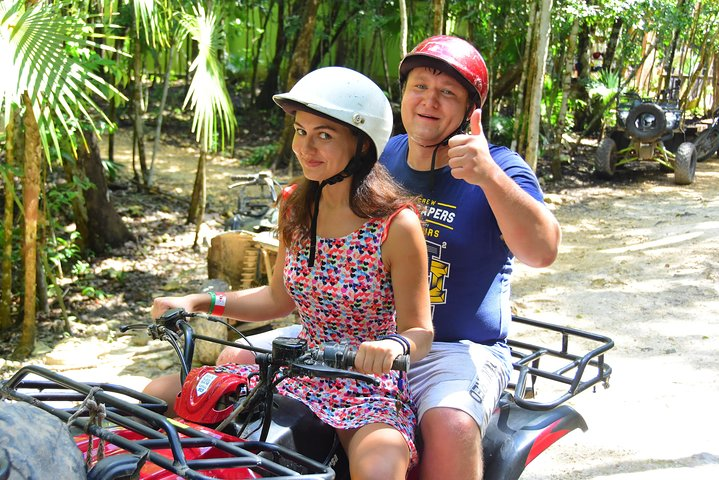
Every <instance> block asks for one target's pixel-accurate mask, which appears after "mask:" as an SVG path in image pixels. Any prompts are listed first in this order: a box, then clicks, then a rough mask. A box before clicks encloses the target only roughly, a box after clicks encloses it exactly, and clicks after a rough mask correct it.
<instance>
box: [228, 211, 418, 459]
mask: <svg viewBox="0 0 719 480" xmlns="http://www.w3.org/2000/svg"><path fill="white" fill-rule="evenodd" d="M391 218H392V217H390V218H389V219H387V218H381V219H371V220H368V221H367V222H366V223H365V224H364V225H363V226H362V227H360V228H359V229H358V230H356V231H354V232H352V233H351V234H349V235H347V236H346V237H342V238H322V237H317V246H316V247H317V250H316V253H315V265H314V267H313V268H311V269H310V268H309V262H308V260H309V242H305V243H304V244H303V245H301V247H300V248H299V249H288V251H287V255H286V260H285V266H284V281H285V287H286V288H287V291H288V292H289V293H290V295H291V296H292V298H293V299H294V301H295V304H296V305H297V311H298V313H299V316H300V319H301V322H302V330H301V332H300V334H299V336H300V337H301V338H304V339H306V340H307V343H308V344H309V346H310V347H314V346H317V345H319V344H321V343H324V342H330V341H334V342H340V341H343V340H345V341H347V340H349V342H350V344H352V345H354V346H359V344H360V343H362V342H364V341H367V340H375V339H377V337H379V336H380V335H386V334H389V333H395V331H396V324H395V308H394V293H393V290H392V283H391V278H390V275H389V272H388V271H387V270H386V268H385V265H384V263H383V262H382V252H381V246H382V242H383V240H384V238H385V235H386V230H387V228H388V226H389V223H390V222H391ZM226 367H227V368H228V370H231V371H234V372H236V373H238V374H241V375H248V374H249V373H252V372H253V371H257V365H234V364H232V365H227V366H226ZM376 378H377V379H378V380H379V382H380V384H379V385H372V384H370V383H367V382H363V381H359V380H353V379H346V378H338V379H325V378H307V377H296V378H287V379H285V380H284V381H283V382H282V383H280V384H279V385H278V386H277V391H278V392H279V393H280V394H282V395H285V396H288V397H292V398H295V399H297V400H299V401H301V402H302V403H304V404H305V405H307V406H308V407H309V408H310V409H311V410H312V412H313V413H314V414H315V415H317V417H318V418H319V419H320V420H322V421H323V422H324V423H327V424H328V425H331V426H332V427H334V428H338V429H353V428H359V427H362V426H364V425H368V424H372V423H386V424H388V425H391V426H392V427H394V428H395V429H397V430H398V431H399V432H400V433H401V434H402V435H403V436H404V438H405V440H406V441H407V445H408V447H409V450H410V466H413V465H415V464H416V463H417V460H418V455H417V448H416V446H415V443H414V429H415V425H416V417H415V414H414V411H413V409H412V407H411V404H410V399H409V391H408V388H407V379H406V374H405V373H400V372H395V371H392V372H391V373H389V374H385V375H382V376H377V377H376Z"/></svg>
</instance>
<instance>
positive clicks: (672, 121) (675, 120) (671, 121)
mask: <svg viewBox="0 0 719 480" xmlns="http://www.w3.org/2000/svg"><path fill="white" fill-rule="evenodd" d="M664 118H666V120H667V129H669V130H674V129H675V128H677V126H678V125H679V114H677V112H672V111H671V110H670V111H667V112H664Z"/></svg>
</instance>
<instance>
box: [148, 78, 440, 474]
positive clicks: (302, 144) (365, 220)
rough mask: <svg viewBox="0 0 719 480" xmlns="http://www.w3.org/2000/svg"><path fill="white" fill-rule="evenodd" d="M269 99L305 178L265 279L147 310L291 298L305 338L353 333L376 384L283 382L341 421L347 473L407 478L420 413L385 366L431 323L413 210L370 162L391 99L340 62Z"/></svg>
mask: <svg viewBox="0 0 719 480" xmlns="http://www.w3.org/2000/svg"><path fill="white" fill-rule="evenodd" d="M274 100H275V102H276V103H277V104H278V105H279V106H280V107H282V108H283V109H284V110H285V112H287V113H288V114H290V115H294V118H295V119H294V129H295V134H294V139H293V142H292V149H293V151H294V153H295V155H296V156H297V159H298V160H299V162H300V165H301V166H302V172H303V178H302V179H300V180H299V181H298V183H297V184H296V187H294V189H293V190H291V192H290V193H288V194H287V195H285V197H286V198H284V200H283V202H282V204H281V208H280V225H279V230H280V244H279V251H278V255H277V263H276V268H275V269H274V273H273V278H272V279H271V281H270V285H268V286H263V287H258V288H254V289H249V290H243V291H236V292H228V293H226V294H225V293H222V294H210V295H208V294H193V295H188V296H185V297H163V298H157V299H155V301H154V304H153V307H152V316H153V318H156V317H158V316H159V315H161V314H162V313H163V312H164V311H165V310H167V309H169V308H177V307H181V308H184V309H186V310H188V311H202V312H208V311H209V312H210V313H213V314H222V315H224V316H226V317H229V318H234V319H238V320H243V321H260V320H267V319H273V318H278V317H283V316H285V315H287V314H289V313H290V312H292V311H293V310H295V309H297V310H298V312H299V315H300V318H301V322H302V331H301V333H300V336H301V337H302V338H305V339H307V341H308V344H309V345H310V346H315V345H317V344H319V343H322V342H327V341H340V340H349V341H350V342H351V343H353V344H354V345H355V346H358V347H359V348H358V353H357V358H356V360H355V369H356V370H358V371H360V372H362V373H367V374H374V375H380V376H381V377H380V386H378V387H375V386H372V385H368V384H365V383H363V382H357V381H355V380H349V379H331V380H330V379H307V378H292V379H288V380H285V381H284V382H282V383H281V384H280V385H279V387H278V391H279V393H281V394H283V395H287V396H290V397H294V398H296V399H298V400H300V401H302V402H303V403H305V404H306V405H307V406H308V407H309V408H310V409H312V411H313V412H314V413H315V414H316V415H317V416H318V417H319V418H320V419H322V421H324V422H326V423H328V424H330V425H332V426H333V427H334V428H335V429H336V430H337V433H338V436H339V438H340V441H341V442H342V444H343V446H344V448H345V451H346V452H347V456H348V458H349V461H350V473H351V476H352V478H353V479H391V478H397V479H402V478H405V475H406V472H407V469H408V467H409V466H410V465H411V464H414V463H416V461H417V450H416V448H415V445H414V436H413V435H414V434H413V431H414V427H415V417H414V413H413V412H412V410H411V408H410V405H409V396H408V392H407V391H406V382H402V381H401V380H400V374H399V373H397V372H392V371H390V367H391V364H392V361H393V359H394V358H396V357H397V356H398V355H400V354H403V353H409V354H410V358H411V361H417V360H419V359H420V358H422V357H423V356H424V355H425V354H426V353H427V352H428V351H429V347H430V345H431V341H432V336H433V330H432V324H431V319H430V308H429V293H428V289H427V274H426V268H427V252H426V246H425V242H424V236H423V233H422V228H421V224H420V221H419V218H418V216H417V213H416V210H415V209H414V208H408V206H412V204H411V202H410V199H409V197H407V196H406V195H405V194H404V193H403V192H402V191H401V190H400V188H399V187H398V186H397V185H396V184H395V183H394V182H393V181H392V180H391V178H390V177H389V175H388V174H387V172H386V170H385V169H384V168H383V167H381V166H380V165H377V163H376V162H377V159H378V158H379V154H380V153H381V152H382V149H383V148H384V146H385V144H386V143H387V140H388V139H389V136H390V133H391V130H392V112H391V108H390V105H389V102H388V101H387V99H386V98H385V96H384V94H383V93H382V91H381V90H380V89H379V88H378V87H377V85H375V84H374V83H373V82H372V81H371V80H369V79H368V78H367V77H365V76H363V75H361V74H359V73H357V72H355V71H352V70H349V69H346V68H341V67H328V68H322V69H319V70H316V71H314V72H312V73H310V74H308V75H306V76H305V77H304V78H302V79H301V80H300V81H299V82H297V84H296V85H295V86H294V87H293V88H292V89H291V90H290V92H289V93H286V94H281V95H275V97H274ZM382 337H383V338H382ZM233 368H235V369H236V370H237V371H238V372H241V373H246V372H248V371H249V369H252V368H256V367H255V366H254V365H243V366H240V365H236V366H235V367H233ZM179 389H180V385H179V382H178V380H177V377H173V378H168V377H164V378H163V379H157V380H155V381H153V382H152V383H151V384H150V385H149V386H148V387H147V388H146V390H145V391H146V392H147V393H150V394H153V395H156V396H160V397H164V398H167V396H168V395H167V393H168V391H169V390H173V391H174V392H178V391H179ZM168 403H169V402H168Z"/></svg>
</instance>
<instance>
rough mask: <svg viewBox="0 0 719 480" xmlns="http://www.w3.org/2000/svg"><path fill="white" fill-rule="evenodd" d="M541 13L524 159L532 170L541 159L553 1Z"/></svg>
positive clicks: (543, 2) (546, 0)
mask: <svg viewBox="0 0 719 480" xmlns="http://www.w3.org/2000/svg"><path fill="white" fill-rule="evenodd" d="M540 3H541V9H540V11H539V25H538V28H537V48H536V49H535V50H534V53H533V57H534V61H533V65H532V73H531V75H532V84H531V90H530V96H529V98H530V99H531V101H530V104H529V112H528V126H527V148H526V150H525V153H524V155H525V156H524V159H525V160H526V162H527V164H529V166H530V167H531V168H532V170H537V159H538V157H539V126H540V120H541V116H542V90H543V86H544V73H545V70H546V64H547V50H548V45H549V35H550V33H551V30H552V25H551V23H550V21H549V17H550V14H551V11H552V0H544V1H542V2H540Z"/></svg>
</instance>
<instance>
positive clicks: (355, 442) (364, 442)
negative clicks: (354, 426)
mask: <svg viewBox="0 0 719 480" xmlns="http://www.w3.org/2000/svg"><path fill="white" fill-rule="evenodd" d="M340 438H341V439H342V440H343V445H345V450H346V451H347V455H348V457H349V461H350V474H351V477H352V479H358V480H359V479H361V480H387V479H404V478H405V477H406V474H407V469H408V468H409V461H410V452H409V446H408V445H407V442H406V441H405V439H404V437H403V436H402V434H401V433H400V432H399V431H398V430H396V429H394V428H392V427H390V426H389V425H385V424H372V425H366V426H364V427H362V428H360V429H358V430H356V431H354V432H353V433H351V434H349V435H348V434H347V433H345V434H344V435H342V434H340Z"/></svg>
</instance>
